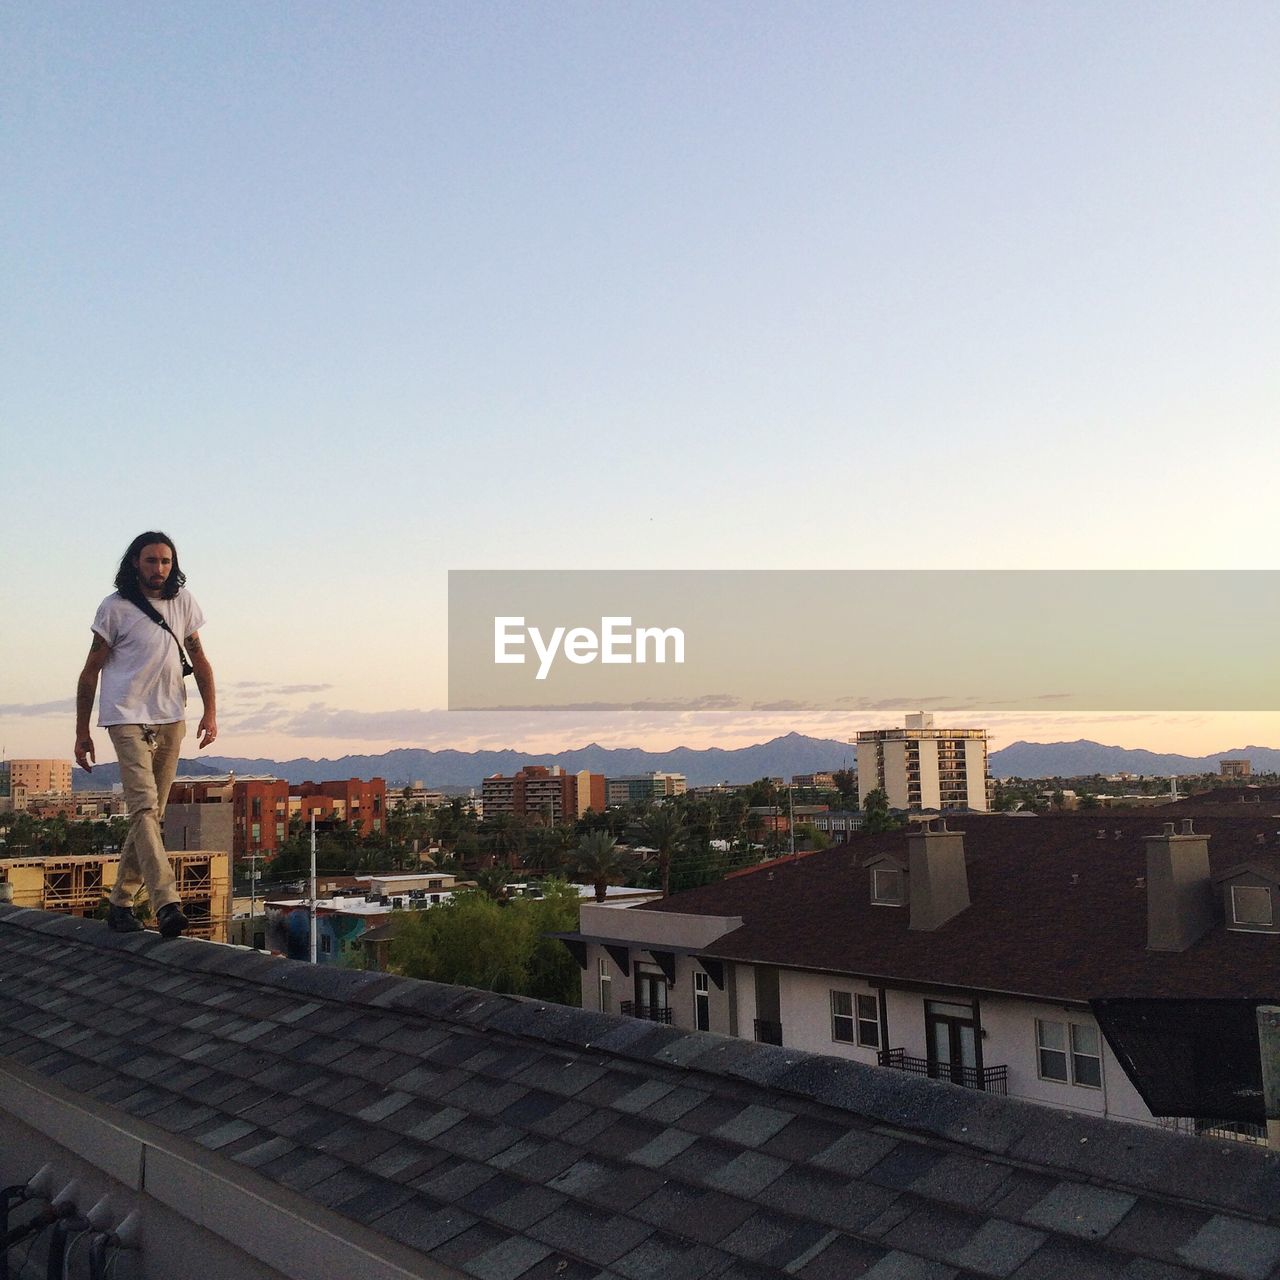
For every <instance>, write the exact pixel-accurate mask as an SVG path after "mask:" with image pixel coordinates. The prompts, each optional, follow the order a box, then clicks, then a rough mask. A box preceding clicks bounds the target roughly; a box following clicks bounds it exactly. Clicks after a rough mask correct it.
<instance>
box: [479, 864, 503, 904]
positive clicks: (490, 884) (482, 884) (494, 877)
mask: <svg viewBox="0 0 1280 1280" xmlns="http://www.w3.org/2000/svg"><path fill="white" fill-rule="evenodd" d="M510 879H511V871H510V869H509V868H507V867H485V869H484V870H483V871H477V872H476V888H477V889H479V890H480V892H481V893H483V894H485V895H487V896H488V897H490V898H492V899H493V900H494V902H506V900H507V881H508V880H510Z"/></svg>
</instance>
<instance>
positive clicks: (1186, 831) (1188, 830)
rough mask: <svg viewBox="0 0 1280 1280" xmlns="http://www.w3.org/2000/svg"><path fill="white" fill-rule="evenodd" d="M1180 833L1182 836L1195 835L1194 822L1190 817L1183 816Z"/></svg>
mask: <svg viewBox="0 0 1280 1280" xmlns="http://www.w3.org/2000/svg"><path fill="white" fill-rule="evenodd" d="M1182 834H1183V835H1184V836H1193V835H1195V824H1194V823H1193V822H1192V820H1191V819H1190V818H1183V820H1182Z"/></svg>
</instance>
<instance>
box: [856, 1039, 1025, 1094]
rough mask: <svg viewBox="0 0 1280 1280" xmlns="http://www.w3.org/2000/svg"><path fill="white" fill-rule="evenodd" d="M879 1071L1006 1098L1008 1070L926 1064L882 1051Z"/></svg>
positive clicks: (902, 1051)
mask: <svg viewBox="0 0 1280 1280" xmlns="http://www.w3.org/2000/svg"><path fill="white" fill-rule="evenodd" d="M880 1065H881V1066H882V1067H892V1068H893V1069H894V1070H895V1071H908V1072H910V1073H911V1074H912V1075H913V1076H928V1077H929V1079H931V1080H950V1081H951V1083H952V1084H960V1085H964V1087H965V1088H966V1089H981V1090H982V1091H983V1092H984V1093H998V1094H1000V1095H1001V1096H1007V1095H1008V1092H1009V1068H1008V1067H984V1068H983V1069H982V1070H981V1071H979V1070H978V1069H977V1068H976V1067H966V1066H962V1065H961V1064H960V1063H958V1062H957V1063H947V1062H930V1061H929V1060H928V1059H927V1058H913V1057H911V1056H910V1055H909V1054H908V1053H907V1051H906V1050H905V1049H886V1050H885V1051H884V1052H883V1053H882V1054H881V1055H880Z"/></svg>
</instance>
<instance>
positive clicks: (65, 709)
mask: <svg viewBox="0 0 1280 1280" xmlns="http://www.w3.org/2000/svg"><path fill="white" fill-rule="evenodd" d="M75 707H76V704H75V699H74V698H56V699H54V701H52V702H5V703H0V716H63V715H69V714H71V713H72V712H73V711H74V710H75Z"/></svg>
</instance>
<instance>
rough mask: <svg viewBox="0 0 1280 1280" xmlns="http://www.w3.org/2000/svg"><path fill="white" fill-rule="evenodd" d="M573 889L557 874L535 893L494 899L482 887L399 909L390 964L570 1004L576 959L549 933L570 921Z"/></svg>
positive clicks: (576, 987)
mask: <svg viewBox="0 0 1280 1280" xmlns="http://www.w3.org/2000/svg"><path fill="white" fill-rule="evenodd" d="M578 901H579V899H578V890H577V888H576V887H575V886H573V885H567V884H565V883H564V882H563V881H562V880H551V881H548V882H547V883H546V884H545V885H544V886H543V896H542V897H541V898H517V899H515V900H514V901H513V902H509V903H505V904H499V903H497V902H495V901H493V899H491V898H489V897H487V896H486V895H485V894H483V893H479V892H474V891H469V892H464V893H457V894H454V895H453V897H452V898H451V899H450V900H449V901H448V902H447V903H443V904H441V905H440V906H436V907H429V908H428V909H427V910H425V911H418V912H405V913H404V915H403V916H402V917H401V925H400V931H399V933H398V934H397V936H396V938H395V939H394V941H393V942H392V944H391V967H392V968H393V969H394V970H395V971H396V972H397V973H403V974H406V975H407V976H409V977H412V978H428V979H430V980H432V981H434V982H453V983H458V984H459V985H462V986H468V987H480V988H483V989H484V990H488V991H501V992H507V993H510V994H512V995H527V996H533V997H535V998H536V999H540V1000H555V1001H557V1002H559V1003H561V1004H578V1003H579V1000H580V995H581V977H580V970H579V968H578V965H577V962H576V961H575V960H574V959H573V957H572V956H571V955H570V954H569V952H568V950H567V949H566V948H565V946H564V945H563V944H562V943H561V942H560V941H559V940H558V939H556V938H553V937H549V936H548V935H549V934H553V933H569V932H571V931H572V930H574V929H575V928H576V927H577V923H578Z"/></svg>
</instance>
